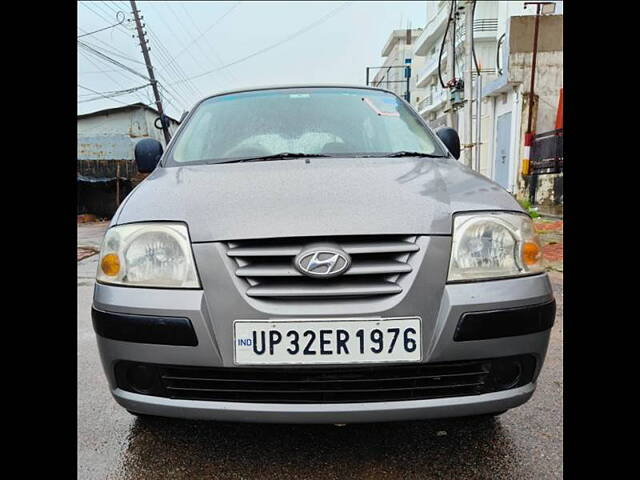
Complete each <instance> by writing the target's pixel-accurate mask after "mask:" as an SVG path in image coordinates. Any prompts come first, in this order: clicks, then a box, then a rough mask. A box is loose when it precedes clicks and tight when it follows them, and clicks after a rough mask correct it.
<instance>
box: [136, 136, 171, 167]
mask: <svg viewBox="0 0 640 480" xmlns="http://www.w3.org/2000/svg"><path fill="white" fill-rule="evenodd" d="M163 151H164V150H163V148H162V144H161V143H160V142H159V141H157V140H156V139H155V138H144V139H142V140H140V141H139V142H138V143H136V147H135V149H134V156H135V159H136V165H137V166H138V171H139V172H140V173H149V172H153V170H154V168H156V165H158V161H160V157H161V156H162V152H163Z"/></svg>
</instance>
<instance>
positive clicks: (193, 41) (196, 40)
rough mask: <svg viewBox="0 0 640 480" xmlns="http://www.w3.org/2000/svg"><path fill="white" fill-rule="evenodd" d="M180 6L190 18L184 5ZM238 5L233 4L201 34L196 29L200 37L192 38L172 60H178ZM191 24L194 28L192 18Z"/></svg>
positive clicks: (237, 3)
mask: <svg viewBox="0 0 640 480" xmlns="http://www.w3.org/2000/svg"><path fill="white" fill-rule="evenodd" d="M181 5H182V8H183V9H184V11H185V12H187V15H189V18H191V14H189V12H188V11H187V9H186V7H185V6H184V3H182V4H181ZM238 5H240V2H236V3H234V4H233V5H232V6H231V7H230V8H229V9H228V10H227V11H226V12H225V13H223V14H222V16H220V17H219V18H218V19H217V20H216V21H215V22H213V23H212V24H211V25H210V26H208V27H207V29H206V30H205V31H204V32H201V31H200V30H199V29H198V31H199V32H200V35H198V36H197V37H196V38H194V39H193V40H192V41H191V43H189V44H188V45H187V46H186V47H185V48H184V49H182V50H180V51H179V52H178V53H176V54H175V55H174V58H178V57H179V56H180V55H182V54H183V53H184V51H185V50H186V49H187V48H189V47H191V45H193V44H195V43H197V42H198V41H199V40H200V39H201V38H202V37H203V36H204V35H205V34H207V33H208V32H209V31H210V30H211V29H212V28H213V27H215V26H216V25H218V23H220V22H221V21H222V20H223V19H224V18H225V17H226V16H227V15H229V14H230V13H231V12H232V11H233V10H234V9H235V8H236V7H237V6H238ZM191 22H192V23H193V24H194V26H195V22H194V21H193V18H191ZM196 28H197V26H196Z"/></svg>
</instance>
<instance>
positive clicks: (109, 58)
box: [78, 40, 149, 80]
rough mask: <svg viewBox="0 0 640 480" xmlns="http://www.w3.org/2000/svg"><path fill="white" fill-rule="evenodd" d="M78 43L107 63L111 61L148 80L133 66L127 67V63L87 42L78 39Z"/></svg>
mask: <svg viewBox="0 0 640 480" xmlns="http://www.w3.org/2000/svg"><path fill="white" fill-rule="evenodd" d="M78 44H79V45H80V47H82V48H84V49H85V50H88V51H90V52H91V53H93V54H94V55H96V56H98V57H100V58H102V59H103V60H105V61H107V62H109V63H112V64H114V65H117V66H119V67H121V68H123V69H125V70H127V71H128V72H131V73H133V74H134V75H137V76H139V77H140V78H144V79H145V80H149V78H148V77H145V76H144V75H143V74H141V73H139V72H137V71H135V70H134V69H133V68H131V67H129V66H128V65H125V64H124V63H120V62H119V61H117V60H114V59H113V58H111V57H109V56H108V55H105V54H104V53H102V52H100V51H98V50H96V49H95V48H93V47H91V46H89V45H88V44H86V43H84V42H82V41H80V40H78Z"/></svg>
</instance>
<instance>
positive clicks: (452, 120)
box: [445, 12, 458, 130]
mask: <svg viewBox="0 0 640 480" xmlns="http://www.w3.org/2000/svg"><path fill="white" fill-rule="evenodd" d="M452 15H453V18H452V19H451V20H450V21H452V22H455V18H456V12H453V13H452ZM448 36H449V38H447V39H445V42H446V45H447V78H448V79H449V80H453V78H454V76H455V63H454V61H453V59H454V57H455V53H454V52H455V48H456V45H455V42H456V38H455V35H454V34H453V28H450V29H449V33H448ZM447 126H449V127H451V128H453V129H454V130H458V114H457V112H456V111H455V110H454V109H453V103H452V102H451V95H450V94H449V95H447Z"/></svg>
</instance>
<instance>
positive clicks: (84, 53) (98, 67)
mask: <svg viewBox="0 0 640 480" xmlns="http://www.w3.org/2000/svg"><path fill="white" fill-rule="evenodd" d="M80 54H81V55H82V56H83V57H85V58H86V59H87V60H88V61H89V62H91V64H93V65H94V66H95V67H96V68H97V69H98V70H100V65H98V64H97V63H96V62H94V61H93V59H92V58H91V57H90V56H89V54H88V53H86V52H84V51H82V50H81V51H80ZM119 73H120V74H122V75H123V74H124V72H123V71H122V70H120V71H119ZM104 75H105V76H106V77H107V78H109V79H110V80H111V81H112V82H114V83H115V84H116V85H118V86H120V87H121V88H122V89H124V88H125V86H124V85H122V84H121V83H120V82H119V81H118V80H116V79H115V78H113V77H112V76H111V75H109V74H108V73H107V72H104ZM134 93H135V94H136V96H137V97H138V98H139V99H141V100H142V101H143V103H144V98H142V97H141V96H140V92H138V91H136V92H134Z"/></svg>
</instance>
